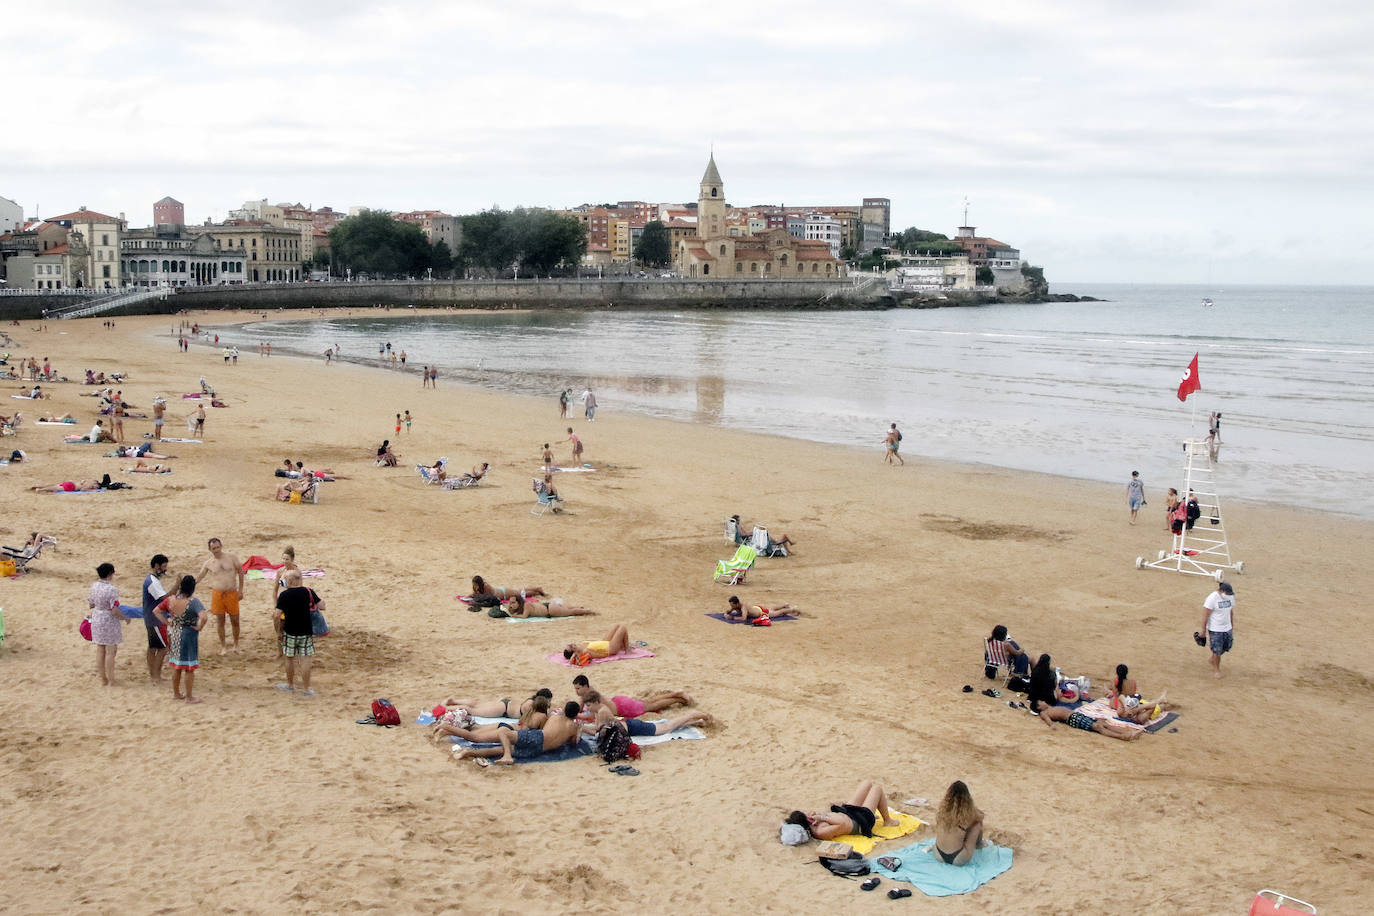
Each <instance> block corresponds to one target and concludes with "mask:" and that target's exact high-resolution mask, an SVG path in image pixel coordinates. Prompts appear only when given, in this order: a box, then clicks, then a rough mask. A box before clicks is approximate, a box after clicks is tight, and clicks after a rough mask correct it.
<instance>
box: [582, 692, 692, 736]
mask: <svg viewBox="0 0 1374 916" xmlns="http://www.w3.org/2000/svg"><path fill="white" fill-rule="evenodd" d="M584 702H585V705H584V707H583V708H584V710H585V712H584V714H583V718H584V719H586V718H588V717H590V719H591V721H590V722H589V723H588V724H586V725H584V726H582V730H583V731H585V732H586V733H587V734H589V735H595V734H596V733H597V731H599V730H600V728H601V726H603V725H605V724H606V723H607V722H609V721H611V720H612V719H614V718H615V717H616V706H615V705H614V704H612V703H608V702H606V700H604V699H603V698H602V696H601V694H599V693H597V692H596V691H595V690H592V691H589V692H588V693H587V695H586V697H585V698H584ZM713 724H715V720H714V719H712V718H711V716H710V715H709V714H707V713H704V712H699V711H698V712H689V713H686V714H684V715H681V716H678V717H677V718H676V719H661V720H659V721H657V722H647V721H645V720H644V719H640V718H638V717H635V716H628V717H626V718H625V728H626V730H627V731H629V733H630V737H631V738H643V737H648V736H651V735H667V734H670V733H672V732H675V731H677V730H678V729H679V728H686V727H687V726H688V725H713Z"/></svg>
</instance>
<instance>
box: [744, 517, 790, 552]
mask: <svg viewBox="0 0 1374 916" xmlns="http://www.w3.org/2000/svg"><path fill="white" fill-rule="evenodd" d="M749 546H750V547H753V548H754V549H755V550H756V551H758V554H759V556H761V557H785V556H787V545H786V544H774V543H773V541H772V539H771V538H769V537H768V529H767V528H764V527H763V526H761V525H755V526H754V533H753V534H751V535H750V536H749Z"/></svg>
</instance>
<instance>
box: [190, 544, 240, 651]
mask: <svg viewBox="0 0 1374 916" xmlns="http://www.w3.org/2000/svg"><path fill="white" fill-rule="evenodd" d="M209 547H210V556H209V558H208V559H206V561H205V562H204V563H202V564H201V567H200V575H198V576H196V581H197V582H203V583H205V584H207V585H209V586H210V613H211V614H214V615H215V631H216V632H217V633H218V634H219V654H220V655H227V654H228V652H229V649H228V647H227V646H226V645H225V641H224V618H225V617H228V618H229V622H230V626H231V627H232V629H233V633H234V646H233V647H234V648H236V649H237V648H238V645H239V601H240V600H241V599H242V598H243V567H242V566H240V565H239V558H238V557H236V556H234V555H233V554H229V553H225V552H224V545H223V544H222V543H221V542H220V539H219V538H210V540H209Z"/></svg>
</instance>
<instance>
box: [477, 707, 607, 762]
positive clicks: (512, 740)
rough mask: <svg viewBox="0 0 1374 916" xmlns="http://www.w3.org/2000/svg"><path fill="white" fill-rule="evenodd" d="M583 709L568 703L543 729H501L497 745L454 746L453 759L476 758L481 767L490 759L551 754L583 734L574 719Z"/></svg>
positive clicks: (511, 760)
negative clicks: (561, 712) (559, 714)
mask: <svg viewBox="0 0 1374 916" xmlns="http://www.w3.org/2000/svg"><path fill="white" fill-rule="evenodd" d="M581 711H582V706H581V704H579V703H575V702H569V703H567V704H566V705H565V706H564V707H563V714H562V715H561V716H550V717H549V720H548V722H546V723H544V727H543V728H542V729H538V728H522V729H519V730H518V731H512V730H511V729H501V730H500V732H499V734H498V735H497V738H498V740H499V741H500V743H501V746H500V747H461V748H454V754H453V759H454V760H466V759H469V758H475V759H476V760H477V763H478V764H479V765H481V766H489V765H490V758H493V757H494V758H496V762H497V763H501V764H510V763H515V761H516V760H528V759H530V758H532V757H538V756H540V755H541V754H547V753H551V752H553V751H556V750H558V749H559V748H561V747H563V746H564V745H568V744H575V743H577V742H578V741H579V740H580V739H581V737H582V727H581V725H580V724H579V723H578V721H577V716H578V713H580V712H581Z"/></svg>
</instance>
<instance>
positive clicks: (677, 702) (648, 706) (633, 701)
mask: <svg viewBox="0 0 1374 916" xmlns="http://www.w3.org/2000/svg"><path fill="white" fill-rule="evenodd" d="M573 690H574V691H576V692H577V698H578V699H579V700H581V701H582V702H584V703H585V702H587V697H588V696H590V695H592V694H594V693H596V691H595V690H593V689H592V685H591V682H590V681H588V680H587V676H586V675H585V674H579V675H578V676H577V677H575V678H573ZM609 705H610V706H611V709H612V712H613V714H614V715H617V716H628V717H631V718H634V717H636V716H642V715H644V714H645V713H646V712H662V711H663V710H665V709H668V708H669V707H672V706H695V705H696V700H694V699H692V698H691V697H690V696H689V695H688V694H687V693H686V692H684V691H681V690H660V691H659V692H658V693H653V694H650V695H649V696H647V697H642V698H641V697H611V698H610V701H609Z"/></svg>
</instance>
